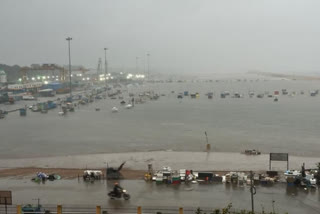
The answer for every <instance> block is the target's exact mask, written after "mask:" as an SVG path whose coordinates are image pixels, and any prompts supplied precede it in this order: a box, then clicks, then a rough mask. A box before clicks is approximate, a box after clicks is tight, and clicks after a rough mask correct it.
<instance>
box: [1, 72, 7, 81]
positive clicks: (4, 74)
mask: <svg viewBox="0 0 320 214" xmlns="http://www.w3.org/2000/svg"><path fill="white" fill-rule="evenodd" d="M0 83H7V74H6V73H5V72H4V71H3V70H0Z"/></svg>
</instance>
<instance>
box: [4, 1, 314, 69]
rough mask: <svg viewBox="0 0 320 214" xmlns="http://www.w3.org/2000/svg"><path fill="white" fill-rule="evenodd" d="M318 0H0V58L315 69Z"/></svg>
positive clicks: (182, 66)
mask: <svg viewBox="0 0 320 214" xmlns="http://www.w3.org/2000/svg"><path fill="white" fill-rule="evenodd" d="M319 8H320V1H319V0H299V1H295V0H259V1H257V0H219V1H214V0H201V1H200V0H193V1H188V0H94V1H89V0H67V1H66V0H51V1H49V0H46V1H44V0H1V1H0V62H1V63H6V64H9V65H13V64H19V65H30V64H31V63H59V64H67V63H68V57H67V41H66V40H65V38H66V37H68V36H71V37H72V38H73V40H72V63H73V64H82V65H84V66H88V67H93V68H96V67H97V62H98V58H99V57H102V58H103V55H104V52H103V48H104V47H108V48H109V49H110V51H109V52H108V59H109V63H110V66H111V67H113V68H116V67H123V68H129V67H131V68H134V67H135V66H136V56H138V57H140V59H139V67H140V68H142V67H143V65H145V61H146V60H145V56H146V53H147V52H150V54H151V57H150V63H151V68H152V69H153V70H156V71H162V72H171V71H174V72H188V73H191V72H193V73H203V72H205V73H207V72H244V71H248V70H261V71H270V72H305V73H319V71H320V65H319V56H320V43H319V38H320V25H319V18H320V15H319V14H320V13H319Z"/></svg>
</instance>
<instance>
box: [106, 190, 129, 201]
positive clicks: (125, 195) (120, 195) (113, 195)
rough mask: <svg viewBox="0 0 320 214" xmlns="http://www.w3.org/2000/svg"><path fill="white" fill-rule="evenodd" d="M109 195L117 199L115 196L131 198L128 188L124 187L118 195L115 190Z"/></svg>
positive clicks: (125, 198)
mask: <svg viewBox="0 0 320 214" xmlns="http://www.w3.org/2000/svg"><path fill="white" fill-rule="evenodd" d="M108 196H109V197H110V198H111V199H115V198H122V197H123V199H124V200H129V199H130V195H129V193H127V190H125V189H123V190H122V191H121V192H120V193H119V194H118V195H116V193H115V192H113V191H111V192H109V193H108Z"/></svg>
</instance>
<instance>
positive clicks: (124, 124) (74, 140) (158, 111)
mask: <svg viewBox="0 0 320 214" xmlns="http://www.w3.org/2000/svg"><path fill="white" fill-rule="evenodd" d="M318 88H319V82H317V81H285V80H270V81H261V80H260V81H255V80H254V81H224V82H221V81H220V82H215V81H213V82H190V81H189V82H186V83H156V84H146V85H143V86H136V85H130V86H128V87H127V90H128V91H129V92H142V91H146V90H153V91H155V92H156V93H159V94H165V95H166V96H161V97H160V98H159V100H157V101H147V102H146V103H144V104H137V105H136V106H135V107H134V108H132V109H125V108H124V106H121V105H120V101H121V100H119V99H116V100H111V99H110V98H108V99H106V100H99V101H97V102H94V103H92V104H88V105H85V106H80V108H79V109H76V111H75V112H74V113H69V114H68V115H67V116H59V115H58V112H59V111H60V110H59V109H55V110H53V111H49V112H48V113H47V114H41V113H38V112H31V111H28V112H27V116H26V117H20V116H19V114H18V112H15V113H10V114H9V115H7V117H6V118H5V119H2V120H0V138H1V141H0V145H1V150H0V156H1V158H15V157H35V156H57V155H75V154H93V153H118V152H134V151H153V150H173V151H203V150H204V149H205V145H206V138H205V134H204V132H205V131H206V132H207V134H208V140H209V143H210V144H211V150H212V151H216V152H237V153H239V152H240V151H243V150H244V149H258V150H260V151H261V152H262V153H269V152H288V153H290V154H292V155H299V156H315V157H318V156H319V153H320V142H319V139H320V132H319V130H320V111H319V106H320V99H319V98H320V96H316V97H311V96H310V95H309V91H310V90H314V89H318ZM281 89H287V90H288V92H289V93H290V92H293V91H295V92H297V93H296V95H295V96H288V95H286V96H284V95H280V96H279V101H278V102H274V101H273V98H267V96H265V97H264V98H263V99H259V98H257V97H256V96H255V97H253V98H249V96H248V92H249V91H254V92H255V93H256V94H258V93H264V92H265V91H269V92H271V93H272V92H273V91H275V90H280V91H281ZM225 90H227V91H230V93H233V92H239V93H242V94H243V95H244V98H231V97H227V98H226V99H221V98H220V92H221V91H225ZM301 90H303V91H304V92H305V94H303V95H301V94H300V91H301ZM171 91H175V93H171ZM184 91H189V93H195V92H199V93H200V97H199V98H197V99H191V98H190V97H185V98H183V99H177V94H178V93H180V92H184ZM207 92H214V97H213V99H208V98H207V97H206V96H205V93H207ZM124 96H125V100H126V101H127V100H128V98H127V94H124ZM25 103H28V105H29V104H30V105H31V104H32V103H34V102H32V101H28V102H20V103H19V102H17V104H15V106H5V105H3V104H0V109H3V110H5V109H8V108H14V107H16V106H21V105H24V104H25ZM113 106H117V107H118V108H119V112H118V113H112V112H111V109H112V107H113ZM96 108H100V109H101V110H100V111H96V110H95V109H96Z"/></svg>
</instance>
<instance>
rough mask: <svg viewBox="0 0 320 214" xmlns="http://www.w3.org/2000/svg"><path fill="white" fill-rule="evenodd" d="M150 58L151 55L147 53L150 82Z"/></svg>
mask: <svg viewBox="0 0 320 214" xmlns="http://www.w3.org/2000/svg"><path fill="white" fill-rule="evenodd" d="M149 57H150V54H149V53H147V66H148V67H147V68H148V69H147V73H148V79H149V80H150V61H149Z"/></svg>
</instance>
